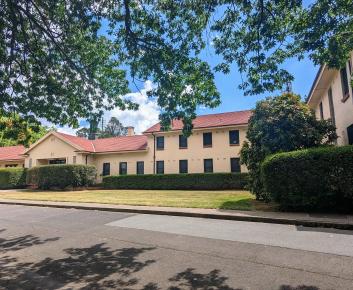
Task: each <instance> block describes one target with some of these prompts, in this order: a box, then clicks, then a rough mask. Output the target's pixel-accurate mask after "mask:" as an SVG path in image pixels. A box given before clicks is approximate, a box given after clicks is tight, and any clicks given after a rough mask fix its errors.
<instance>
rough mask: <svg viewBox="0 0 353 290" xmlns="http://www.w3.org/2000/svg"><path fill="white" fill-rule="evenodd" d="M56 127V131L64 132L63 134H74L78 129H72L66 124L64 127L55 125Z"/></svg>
mask: <svg viewBox="0 0 353 290" xmlns="http://www.w3.org/2000/svg"><path fill="white" fill-rule="evenodd" d="M57 128H58V132H60V133H65V134H69V135H74V136H75V135H76V131H77V130H78V129H79V128H77V129H73V128H71V127H68V126H64V127H57Z"/></svg>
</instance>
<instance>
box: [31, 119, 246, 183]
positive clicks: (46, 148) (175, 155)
mask: <svg viewBox="0 0 353 290" xmlns="http://www.w3.org/2000/svg"><path fill="white" fill-rule="evenodd" d="M246 129H247V127H246V126H232V127H227V128H225V127H223V128H214V129H208V130H195V131H194V133H193V135H191V136H190V137H189V138H188V148H187V149H180V148H179V135H180V134H181V132H180V131H179V132H163V133H158V134H156V136H161V135H163V136H165V143H164V150H156V158H155V160H156V161H159V160H163V161H164V173H179V160H185V159H187V160H188V172H189V173H202V172H204V165H203V164H204V163H203V160H204V159H208V158H211V159H213V171H214V172H230V158H232V157H239V155H240V149H241V144H242V143H243V142H244V140H245V134H246ZM230 130H239V139H240V145H235V146H231V145H229V131H230ZM204 132H212V141H213V142H212V143H213V144H212V147H211V148H204V147H203V133H204ZM147 140H148V141H147V150H146V151H141V152H123V153H107V154H88V155H87V154H81V153H77V152H75V151H76V149H75V148H74V147H72V146H71V145H69V144H67V143H66V142H64V141H62V140H61V139H59V138H57V137H56V136H54V135H51V136H49V137H48V138H46V139H45V140H43V141H42V142H41V143H39V144H38V145H36V146H35V147H34V148H33V149H32V150H30V151H29V152H28V156H27V157H26V160H25V167H27V168H28V167H30V166H29V163H30V159H32V166H38V165H44V164H47V162H48V161H47V160H48V159H54V158H65V159H66V160H67V164H72V163H73V157H74V156H76V164H86V156H87V164H92V165H95V166H96V168H97V181H98V182H99V181H101V179H102V172H103V163H106V162H107V163H110V175H118V174H119V163H120V162H127V173H128V174H136V162H137V161H143V162H144V173H145V174H152V173H153V148H154V145H153V142H154V141H153V140H154V138H153V135H152V134H148V135H147ZM43 160H44V161H43ZM241 171H242V172H246V171H247V170H246V167H245V166H243V165H242V166H241Z"/></svg>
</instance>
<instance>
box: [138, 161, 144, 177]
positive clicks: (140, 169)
mask: <svg viewBox="0 0 353 290" xmlns="http://www.w3.org/2000/svg"><path fill="white" fill-rule="evenodd" d="M136 174H145V163H144V162H143V161H137V162H136Z"/></svg>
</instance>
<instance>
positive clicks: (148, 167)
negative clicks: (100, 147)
mask: <svg viewBox="0 0 353 290" xmlns="http://www.w3.org/2000/svg"><path fill="white" fill-rule="evenodd" d="M149 157H150V155H149V152H146V151H142V152H126V153H113V154H95V155H94V157H93V165H95V166H96V168H97V175H98V176H97V180H98V181H101V180H102V173H103V163H110V175H119V163H120V162H127V174H136V162H137V161H144V167H145V168H144V169H145V174H148V173H152V172H153V159H150V158H149Z"/></svg>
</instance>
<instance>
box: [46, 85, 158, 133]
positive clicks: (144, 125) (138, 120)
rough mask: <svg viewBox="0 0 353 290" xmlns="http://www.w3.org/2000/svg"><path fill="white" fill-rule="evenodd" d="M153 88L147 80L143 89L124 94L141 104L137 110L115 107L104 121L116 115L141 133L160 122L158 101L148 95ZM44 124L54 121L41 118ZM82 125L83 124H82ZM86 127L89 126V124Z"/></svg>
mask: <svg viewBox="0 0 353 290" xmlns="http://www.w3.org/2000/svg"><path fill="white" fill-rule="evenodd" d="M152 89H153V83H152V82H151V81H145V83H144V87H143V89H141V91H140V92H135V93H129V94H126V95H124V96H123V97H122V98H123V99H126V100H130V101H132V102H134V103H137V104H139V109H138V110H137V111H132V110H125V111H122V110H120V109H114V110H111V111H107V112H105V114H104V123H105V124H106V123H108V122H109V120H110V118H111V117H116V118H118V120H119V121H120V122H121V123H122V124H123V125H124V126H134V127H135V133H137V134H140V133H142V132H143V131H145V130H146V129H148V128H149V127H151V126H152V125H154V124H156V123H158V122H159V120H158V115H159V113H160V110H159V107H158V105H157V101H156V100H155V99H150V98H148V96H147V92H148V91H150V90H152ZM79 121H80V123H86V122H85V120H84V119H80V120H79ZM41 122H42V124H43V125H45V126H48V127H51V126H53V124H52V123H50V122H48V121H45V120H44V119H42V120H41ZM80 127H82V126H80ZM85 127H89V124H87V125H86V126H85ZM57 129H58V132H62V133H66V134H70V135H76V131H77V130H78V129H79V128H78V129H73V128H71V127H69V126H63V127H57Z"/></svg>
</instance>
